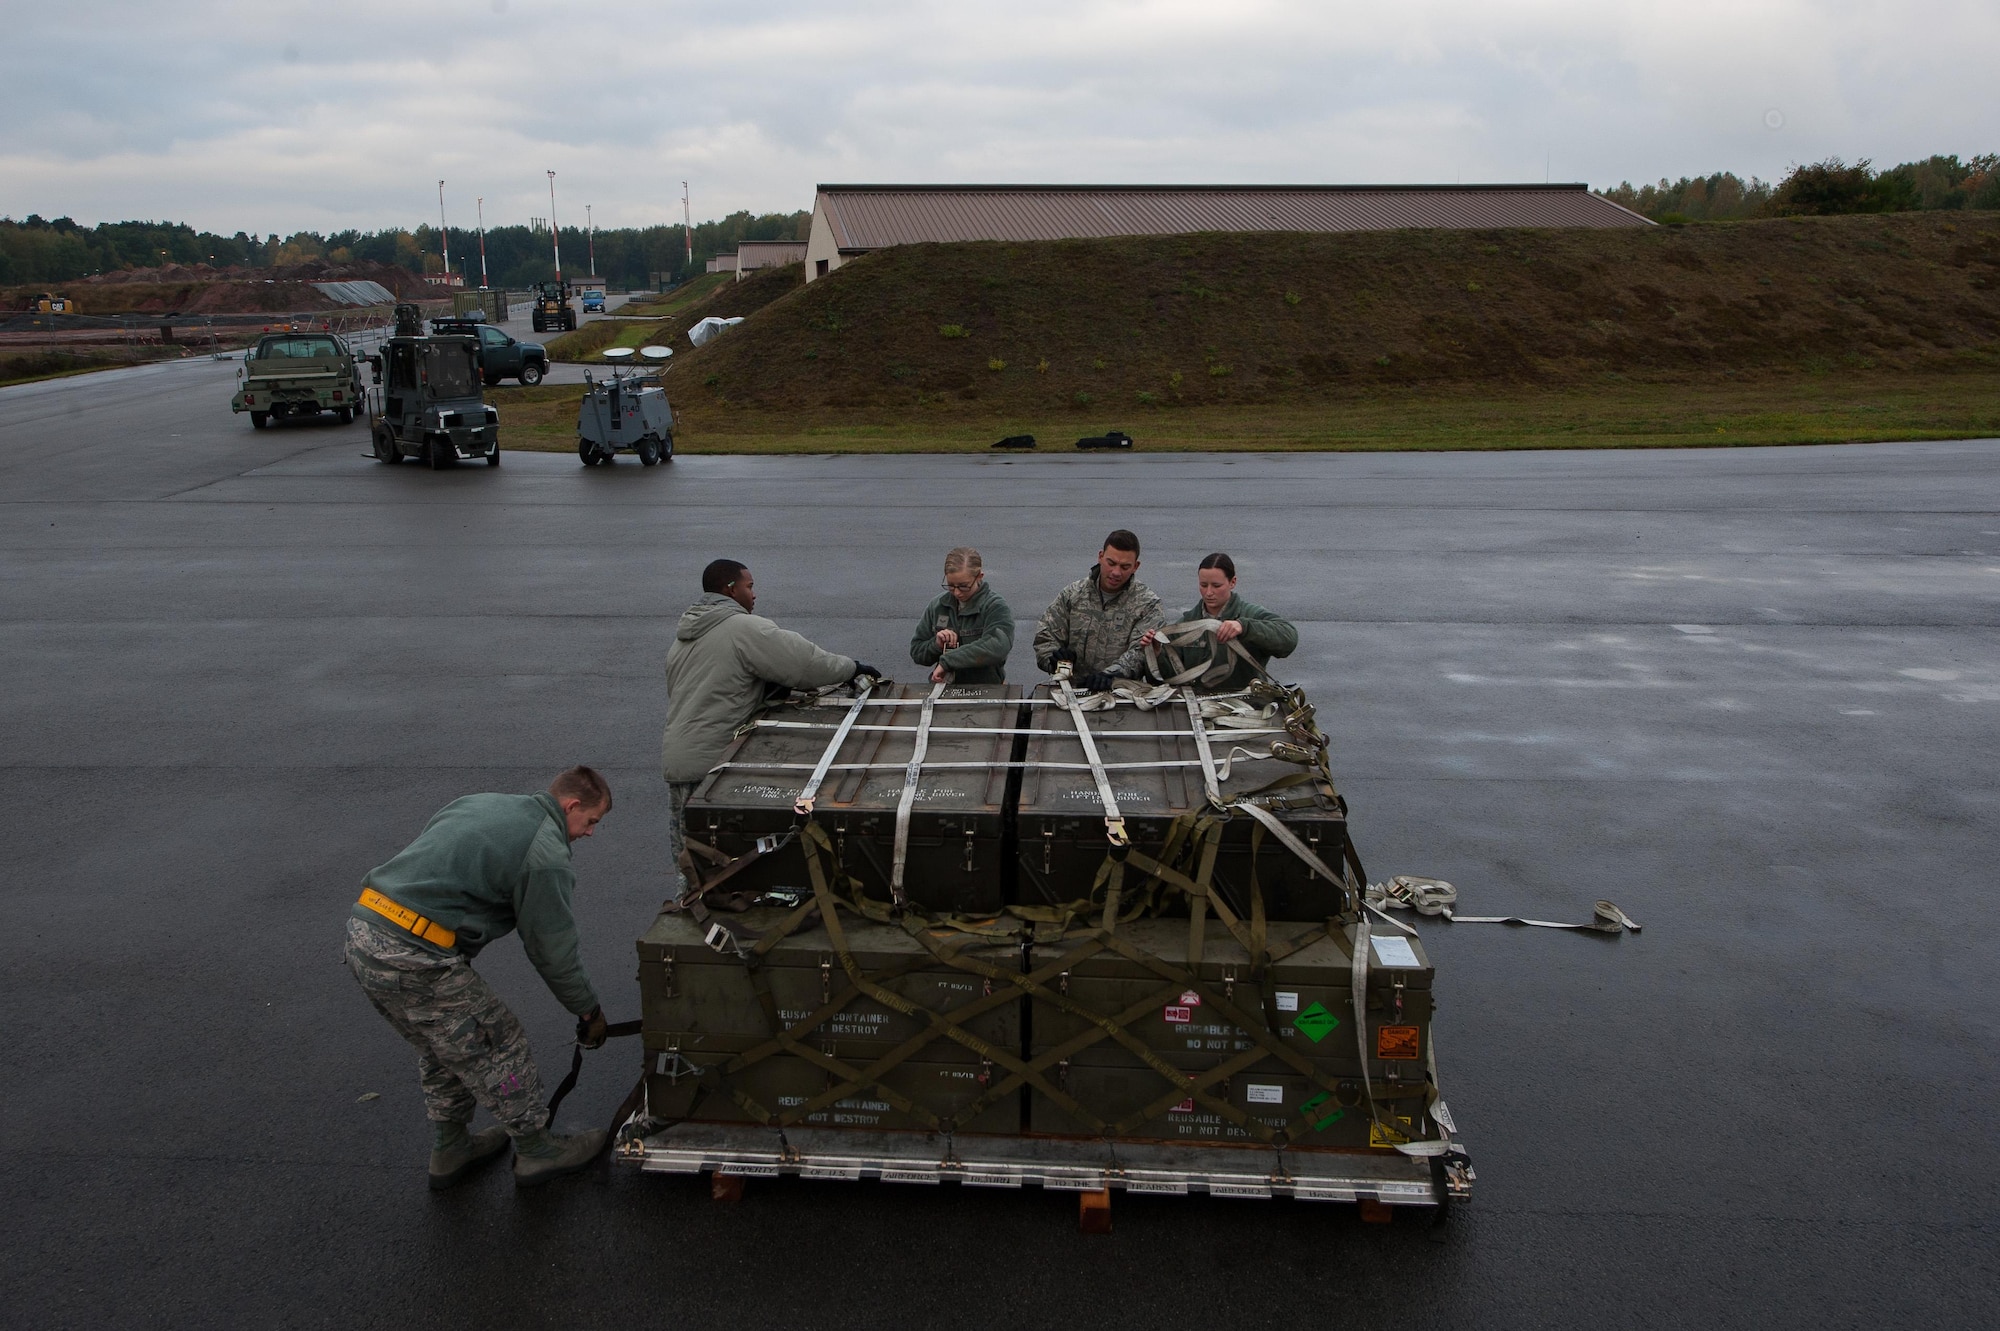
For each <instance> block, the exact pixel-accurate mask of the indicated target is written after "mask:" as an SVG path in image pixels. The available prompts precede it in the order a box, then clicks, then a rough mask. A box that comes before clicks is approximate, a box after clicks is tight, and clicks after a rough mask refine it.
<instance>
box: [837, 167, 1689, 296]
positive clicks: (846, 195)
mask: <svg viewBox="0 0 2000 1331" xmlns="http://www.w3.org/2000/svg"><path fill="white" fill-rule="evenodd" d="M1651 225H1653V223H1652V222H1650V221H1648V220H1647V219H1646V218H1644V217H1641V216H1640V215H1639V214H1638V213H1635V212H1632V211H1631V210H1630V209H1627V208H1621V207H1620V206H1618V205H1617V204H1615V203H1613V202H1611V200H1609V199H1604V198H1600V197H1598V196H1597V195H1595V194H1592V193H1591V192H1590V187H1589V186H1587V185H821V186H820V187H819V194H818V197H817V198H815V199H814V200H813V215H812V235H811V238H810V239H809V240H807V242H806V252H805V260H806V280H807V281H808V282H810V281H812V280H813V279H814V278H816V277H825V276H826V275H827V274H828V273H830V272H832V271H833V270H834V269H836V268H838V267H840V265H841V264H843V263H845V262H847V261H848V260H849V259H852V258H854V257H855V256H856V255H860V254H866V253H868V251H870V250H879V249H887V248H888V247H889V246H891V245H914V244H921V243H923V242H926V241H959V240H1077V239H1087V238H1095V237H1107V236H1162V235H1175V234H1181V233H1186V232H1193V231H1395V230H1401V229H1403V228H1408V227H1452V228H1464V229H1475V230H1480V229H1486V228H1500V227H1578V226H1582V227H1638V226H1651Z"/></svg>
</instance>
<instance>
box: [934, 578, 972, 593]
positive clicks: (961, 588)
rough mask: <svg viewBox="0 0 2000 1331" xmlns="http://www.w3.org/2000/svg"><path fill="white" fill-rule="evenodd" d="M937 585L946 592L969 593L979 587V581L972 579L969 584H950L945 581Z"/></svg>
mask: <svg viewBox="0 0 2000 1331" xmlns="http://www.w3.org/2000/svg"><path fill="white" fill-rule="evenodd" d="M938 585H939V586H940V587H943V588H944V589H945V590H946V591H948V592H969V591H971V590H972V589H973V588H974V587H977V586H978V585H979V579H977V578H974V579H973V580H972V581H971V582H951V581H949V580H947V581H945V582H941V583H939V584H938Z"/></svg>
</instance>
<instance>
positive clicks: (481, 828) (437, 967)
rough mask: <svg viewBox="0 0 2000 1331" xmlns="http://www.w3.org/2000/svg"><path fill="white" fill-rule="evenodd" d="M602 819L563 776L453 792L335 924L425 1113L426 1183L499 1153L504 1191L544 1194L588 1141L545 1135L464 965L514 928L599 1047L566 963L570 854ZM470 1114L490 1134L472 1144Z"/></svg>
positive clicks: (580, 777)
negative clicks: (484, 1119)
mask: <svg viewBox="0 0 2000 1331" xmlns="http://www.w3.org/2000/svg"><path fill="white" fill-rule="evenodd" d="M610 811H611V788H610V787H609V786H608V785H606V784H605V781H604V778H603V777H601V776H599V775H598V774H597V773H596V772H594V771H592V770H591V769H590V768H588V767H572V768H571V769H570V770H568V771H567V772H564V773H563V774H562V775H561V776H558V777H557V778H556V779H555V781H554V782H553V783H551V784H550V786H549V789H548V791H547V792H546V793H545V794H540V795H467V796H465V797H464V798H462V799H457V800H453V801H452V802H451V803H450V804H448V805H446V806H445V807H444V808H443V810H441V811H440V812H439V813H438V814H437V815H436V816H435V817H433V818H432V819H431V820H430V822H429V823H428V824H426V825H425V827H424V830H423V833H422V834H421V835H420V836H418V837H417V839H416V840H415V841H413V842H411V843H410V845H409V846H408V847H407V848H405V849H404V850H403V851H402V853H400V854H399V855H397V856H396V857H395V858H394V859H392V860H390V861H389V862H388V863H386V864H384V865H381V866H379V867H378V868H375V869H372V870H370V871H369V873H368V877H367V879H366V881H365V882H364V884H363V887H362V892H361V899H360V900H359V901H357V902H356V903H355V905H354V907H353V910H352V911H351V912H350V917H349V919H348V921H347V966H348V969H349V970H351V971H353V972H354V978H355V979H356V980H358V981H360V983H361V988H362V991H363V992H364V993H366V994H367V995H368V1000H369V1001H370V1002H371V1003H373V1004H374V1005H375V1008H376V1010H377V1011H378V1012H380V1013H381V1014H382V1015H383V1016H384V1017H385V1018H387V1019H388V1022H389V1024H390V1025H391V1026H393V1027H395V1028H396V1033H397V1034H399V1035H401V1036H402V1037H403V1038H404V1039H406V1040H408V1041H409V1042H410V1043H411V1044H413V1045H415V1046H416V1048H417V1072H418V1076H419V1078H420V1079H421V1081H422V1083H423V1089H424V1108H425V1112H426V1114H427V1115H428V1116H429V1118H430V1120H431V1123H432V1125H433V1127H434V1129H435V1133H436V1137H435V1141H434V1143H433V1146H432V1150H431V1159H430V1185H431V1187H433V1188H449V1187H451V1186H452V1185H453V1184H455V1183H457V1182H459V1181H460V1180H461V1179H463V1178H464V1177H465V1176H466V1174H467V1173H468V1172H470V1171H471V1170H472V1169H473V1168H474V1167H475V1166H476V1165H479V1164H481V1163H482V1162H484V1161H486V1160H490V1159H492V1158H493V1157H495V1156H497V1155H498V1154H499V1153H500V1152H501V1151H502V1150H504V1149H506V1146H507V1143H508V1140H509V1139H510V1138H511V1139H512V1141H513V1144H514V1181H515V1183H517V1184H519V1185H524V1186H525V1185H529V1184H536V1183H543V1182H546V1181H547V1180H549V1179H552V1178H556V1177H559V1176H561V1175H563V1174H570V1173H574V1172H576V1171H577V1170H579V1169H582V1168H584V1167H585V1166H586V1165H588V1164H589V1163H590V1162H591V1161H592V1160H593V1159H595V1158H596V1157H597V1154H598V1152H599V1151H600V1150H602V1149H603V1147H604V1139H605V1133H604V1131H603V1129H601V1128H600V1129H596V1130H593V1131H590V1132H584V1133H580V1134H578V1135H576V1136H573V1137H559V1136H557V1135H555V1134H554V1133H551V1132H549V1131H548V1117H549V1114H548V1106H547V1104H546V1103H545V1102H544V1100H543V1099H542V1079H541V1075H540V1074H539V1073H538V1072H537V1071H536V1070H535V1060H534V1056H533V1055H532V1054H531V1053H530V1052H529V1050H528V1036H527V1032H526V1031H524V1030H523V1029H522V1028H521V1023H520V1021H519V1020H518V1019H516V1018H515V1016H514V1014H513V1013H512V1012H510V1011H508V1009H507V1005H506V1004H505V1003H503V1002H501V1001H500V997H499V995H498V994H496V993H494V992H493V990H492V988H491V987H489V986H488V985H487V983H486V981H485V980H484V979H483V978H482V977H481V976H480V975H479V973H478V972H477V971H475V970H473V969H472V959H473V958H474V957H475V956H477V955H478V954H479V951H480V949H481V948H483V947H485V946H486V945H487V944H488V943H491V942H493V941H495V940H496V939H499V938H502V937H505V936H506V935H507V934H509V933H512V932H514V931H516V930H519V932H520V935H521V946H522V948H523V950H524V951H526V952H527V954H528V960H529V961H531V962H533V963H534V967H535V969H536V970H537V971H539V972H540V973H541V976H542V979H543V980H544V981H546V982H547V984H548V986H549V989H550V991H551V992H552V993H554V994H555V996H556V998H557V1000H558V1001H560V1002H561V1003H562V1004H563V1006H564V1007H566V1008H568V1009H569V1010H570V1011H571V1012H574V1013H577V1014H579V1016H580V1017H581V1022H580V1025H579V1030H580V1032H581V1038H582V1039H583V1042H584V1044H585V1045H586V1046H587V1047H589V1048H596V1047H597V1046H599V1045H601V1044H603V1043H604V1038H605V1021H604V1010H603V1008H602V1006H601V1005H600V1004H599V1003H598V1001H597V991H596V990H595V989H593V988H592V987H591V983H590V977H589V976H587V975H585V974H584V971H583V963H582V961H581V959H580V958H579V957H578V955H577V936H576V918H575V916H574V914H572V912H571V909H570V897H571V894H572V892H573V891H574V889H575V887H576V875H575V873H574V872H573V871H572V869H571V867H570V843H571V842H573V841H575V840H576V839H577V838H578V837H587V836H589V835H590V834H591V833H592V832H594V831H595V830H596V828H597V823H598V820H599V819H601V818H603V817H604V815H605V814H607V813H609V812H610ZM479 1105H484V1106H486V1109H487V1111H488V1112H489V1113H491V1114H492V1115H493V1117H494V1118H495V1119H497V1120H499V1126H498V1127H494V1128H488V1129H486V1130H485V1131H484V1132H480V1133H477V1134H475V1133H472V1132H470V1131H469V1130H468V1125H469V1124H470V1123H471V1122H472V1115H473V1111H474V1109H475V1108H476V1107H477V1106H479Z"/></svg>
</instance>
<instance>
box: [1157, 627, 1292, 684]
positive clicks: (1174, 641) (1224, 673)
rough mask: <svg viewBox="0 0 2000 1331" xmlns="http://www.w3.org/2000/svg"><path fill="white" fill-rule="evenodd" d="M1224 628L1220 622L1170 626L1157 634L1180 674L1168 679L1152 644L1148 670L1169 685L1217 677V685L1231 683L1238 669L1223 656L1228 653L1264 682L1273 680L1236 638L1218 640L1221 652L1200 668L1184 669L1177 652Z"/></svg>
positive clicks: (1213, 655)
mask: <svg viewBox="0 0 2000 1331" xmlns="http://www.w3.org/2000/svg"><path fill="white" fill-rule="evenodd" d="M1221 627H1222V621H1221V620H1219V619H1184V620H1182V621H1181V622H1180V623H1178V624H1168V625H1165V626H1164V627H1161V628H1158V629H1155V630H1154V633H1155V634H1157V635H1158V637H1159V638H1161V639H1163V640H1165V642H1166V644H1167V659H1168V660H1170V661H1172V662H1173V664H1174V667H1175V670H1176V672H1177V673H1175V674H1173V675H1166V674H1164V672H1162V671H1161V669H1160V658H1159V655H1158V653H1157V652H1155V650H1154V644H1153V643H1150V642H1149V643H1147V644H1146V667H1147V669H1149V670H1151V671H1152V672H1153V673H1154V674H1155V675H1159V676H1161V678H1162V679H1163V680H1164V681H1165V682H1166V683H1168V684H1186V683H1189V682H1192V681H1195V680H1200V679H1203V678H1205V677H1207V676H1209V675H1213V676H1215V678H1216V680H1217V682H1220V681H1222V680H1225V679H1228V678H1229V676H1230V674H1231V673H1232V672H1234V671H1235V669H1236V665H1235V663H1234V662H1232V661H1230V660H1229V659H1228V657H1227V656H1224V655H1223V653H1225V652H1227V653H1231V654H1233V655H1235V656H1237V657H1240V658H1241V659H1242V660H1243V661H1245V662H1247V663H1248V664H1249V666H1250V668H1251V669H1252V670H1254V671H1256V672H1257V674H1258V675H1259V676H1261V677H1262V678H1264V679H1270V678H1271V676H1270V674H1269V672H1267V671H1266V670H1265V669H1264V667H1263V666H1261V665H1259V664H1257V658H1256V657H1254V656H1252V655H1250V653H1249V652H1247V651H1245V650H1243V644H1242V643H1240V642H1239V641H1237V640H1236V639H1235V638H1231V639H1230V640H1229V641H1228V642H1222V641H1220V640H1218V641H1217V642H1216V648H1217V650H1216V651H1215V652H1214V653H1213V654H1211V655H1210V657H1209V659H1208V660H1206V661H1204V662H1202V663H1201V664H1200V665H1197V666H1189V667H1187V668H1186V669H1181V668H1180V666H1181V654H1180V653H1179V652H1178V651H1175V650H1174V649H1175V648H1177V647H1186V646H1190V645H1191V644H1193V643H1196V642H1199V641H1200V640H1201V638H1202V636H1203V635H1204V634H1212V633H1214V632H1215V631H1216V630H1217V629H1220V628H1221Z"/></svg>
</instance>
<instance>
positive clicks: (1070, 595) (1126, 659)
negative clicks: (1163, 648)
mask: <svg viewBox="0 0 2000 1331" xmlns="http://www.w3.org/2000/svg"><path fill="white" fill-rule="evenodd" d="M1166 622H1167V621H1166V620H1165V619H1164V618H1162V617H1161V614H1160V598H1159V597H1157V596H1155V595H1153V594H1152V593H1151V592H1149V591H1147V590H1146V586H1145V584H1144V583H1142V582H1140V581H1138V580H1137V579H1136V578H1135V579H1133V580H1132V581H1131V582H1128V583H1126V584H1125V585H1124V586H1123V587H1120V588H1119V589H1118V590H1117V591H1115V592H1112V593H1110V594H1109V595H1107V594H1105V593H1104V592H1103V591H1102V590H1100V589H1099V587H1098V585H1097V569H1095V568H1092V569H1091V570H1090V576H1089V577H1086V578H1078V579H1077V580H1076V581H1075V582H1072V583H1071V584H1070V585H1069V586H1067V587H1065V588H1063V589H1062V591H1061V592H1059V593H1057V595H1056V599H1055V600H1054V601H1051V602H1050V603H1049V608H1048V609H1046V610H1044V611H1042V622H1041V623H1040V624H1038V625H1036V626H1035V664H1036V665H1037V666H1040V667H1041V669H1042V673H1044V674H1048V675H1053V674H1054V673H1055V672H1056V652H1057V651H1059V650H1060V649H1062V648H1064V647H1067V648H1069V649H1070V650H1071V651H1073V652H1075V653H1076V667H1075V670H1076V673H1077V674H1079V675H1087V674H1090V673H1091V672H1092V671H1094V670H1110V671H1113V672H1114V673H1116V674H1120V675H1126V676H1129V677H1131V678H1134V679H1136V678H1138V677H1140V676H1142V675H1144V674H1145V673H1146V652H1145V649H1144V648H1142V647H1141V646H1139V639H1140V638H1141V637H1143V636H1145V633H1146V630H1147V629H1156V628H1158V627H1160V625H1162V624H1164V623H1166Z"/></svg>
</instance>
